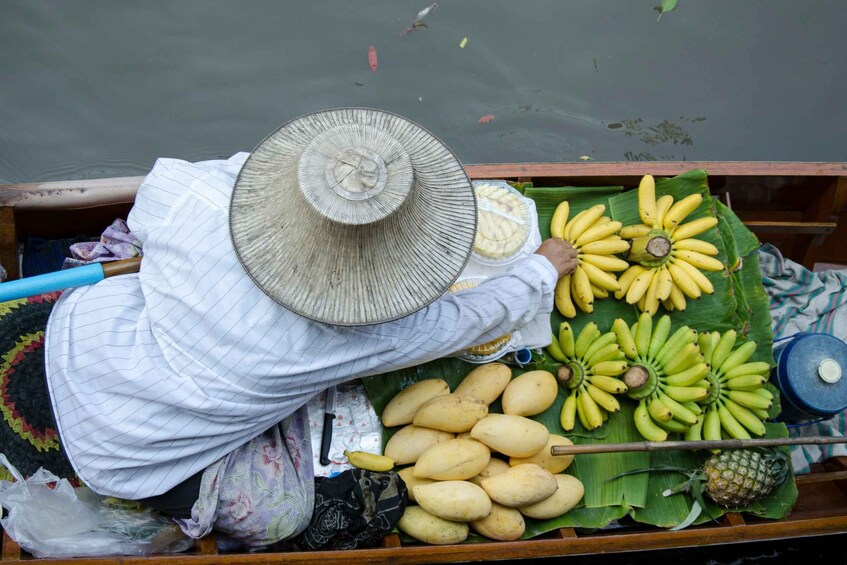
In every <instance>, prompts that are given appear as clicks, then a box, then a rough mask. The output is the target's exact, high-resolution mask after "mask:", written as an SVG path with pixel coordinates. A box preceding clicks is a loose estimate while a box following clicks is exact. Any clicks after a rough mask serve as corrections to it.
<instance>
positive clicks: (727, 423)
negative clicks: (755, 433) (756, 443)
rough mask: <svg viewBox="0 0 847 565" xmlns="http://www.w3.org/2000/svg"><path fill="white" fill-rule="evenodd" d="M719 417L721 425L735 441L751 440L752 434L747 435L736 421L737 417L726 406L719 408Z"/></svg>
mask: <svg viewBox="0 0 847 565" xmlns="http://www.w3.org/2000/svg"><path fill="white" fill-rule="evenodd" d="M718 416H719V417H720V419H721V425H722V426H723V429H725V430H726V432H727V433H728V434H729V435H731V436H732V437H734V438H735V439H750V434H749V433H747V430H746V429H745V428H744V426H742V425H741V424H739V423H738V420H736V419H735V416H733V415H732V413H731V412H730V411H729V410H728V409H727V407H726V406H724V405H721V406H719V407H718Z"/></svg>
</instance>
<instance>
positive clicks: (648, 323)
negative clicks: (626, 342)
mask: <svg viewBox="0 0 847 565" xmlns="http://www.w3.org/2000/svg"><path fill="white" fill-rule="evenodd" d="M652 336H653V317H652V316H651V315H650V314H647V313H646V312H642V313H641V315H639V316H638V327H636V329H635V336H634V337H635V349H636V351H638V355H639V356H640V357H642V358H643V357H646V356H647V354H648V353H649V352H650V338H651V337H652Z"/></svg>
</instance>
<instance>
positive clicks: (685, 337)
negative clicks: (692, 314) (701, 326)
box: [655, 326, 697, 366]
mask: <svg viewBox="0 0 847 565" xmlns="http://www.w3.org/2000/svg"><path fill="white" fill-rule="evenodd" d="M696 341H697V332H696V331H694V330H692V329H691V328H689V327H688V326H682V327H680V328H677V330H676V331H675V332H674V333H673V335H671V337H670V338H668V340H667V341H666V342H665V344H664V345H663V346H662V348H661V349H659V352H658V353H657V354H656V356H655V360H656V362H657V363H658V364H659V365H660V366H664V365H665V364H666V363H667V362H668V361H670V360H671V359H673V358H674V357H676V356H678V355H679V354H680V353H681V352H682V349H683V348H684V347H685V346H686V345H688V344H689V343H695V342H696Z"/></svg>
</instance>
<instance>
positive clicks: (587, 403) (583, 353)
mask: <svg viewBox="0 0 847 565" xmlns="http://www.w3.org/2000/svg"><path fill="white" fill-rule="evenodd" d="M547 351H548V352H549V353H550V355H551V356H552V357H553V358H554V359H556V360H558V361H561V362H562V363H563V365H562V366H561V367H559V371H558V374H557V375H556V378H557V379H558V381H559V384H560V385H561V386H562V387H563V388H564V389H565V390H567V391H569V394H568V397H567V398H566V399H565V404H564V405H563V406H562V412H561V416H560V422H561V424H562V428H563V429H564V430H565V431H568V432H569V431H571V430H573V428H574V425H575V424H576V419H577V417H578V418H579V421H580V423H581V424H582V426H583V427H584V428H585V429H587V430H593V429H595V428H599V427H600V426H602V425H603V422H605V421H606V419H607V418H608V417H609V413H612V412H617V411H618V410H620V409H621V406H620V403H619V402H618V399H617V398H615V397H614V395H615V394H622V393H624V392H626V391H627V388H626V385H624V384H623V382H621V380H620V379H617V378H615V377H617V376H618V375H621V374H623V373H624V372H625V371H626V369H627V366H628V364H627V362H626V359H625V357H624V354H623V351H622V350H621V347H620V346H619V345H618V344H617V337H616V336H615V334H614V333H613V332H607V333H600V330H599V329H598V328H597V324H595V323H594V322H589V323H588V324H586V325H585V327H584V328H583V329H582V331H581V332H579V335H578V336H576V337H574V331H573V329H572V328H571V326H570V324H569V323H568V322H563V323H562V324H561V325H560V326H559V335H558V336H556V335H554V336H553V342H552V343H551V344H550V346H549V347H548V348H547Z"/></svg>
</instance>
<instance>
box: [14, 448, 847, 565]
mask: <svg viewBox="0 0 847 565" xmlns="http://www.w3.org/2000/svg"><path fill="white" fill-rule="evenodd" d="M796 482H797V488H798V491H799V497H798V499H797V504H796V505H795V506H794V508H793V509H792V511H791V513H790V514H789V515H788V516H787V517H786V518H784V519H782V520H768V519H764V518H757V517H755V516H751V515H748V514H743V515H742V514H736V513H729V514H726V515H724V516H723V517H722V518H721V519H720V520H719V521H717V522H712V523H707V524H703V525H700V526H694V527H689V528H686V529H684V530H681V531H676V532H674V531H670V530H663V529H659V528H656V527H653V526H647V525H639V524H630V525H625V526H623V527H620V528H615V529H606V530H599V531H590V532H585V531H578V530H575V529H573V528H562V529H558V530H554V531H552V532H548V533H547V534H545V535H543V536H540V537H537V538H533V539H531V540H521V541H514V542H483V543H467V544H461V545H448V546H435V545H423V544H420V545H419V544H406V543H403V542H401V540H400V537H399V535H397V534H391V535H389V536H387V537H386V538H385V539H384V540H383V543H382V546H381V547H377V548H371V549H355V550H341V551H308V552H300V551H293V552H274V551H266V552H258V553H240V552H239V553H220V554H219V553H217V549H216V543H215V539H214V537H213V536H208V537H206V538H203V539H202V540H199V541H198V543H197V544H196V545H195V548H194V549H193V550H192V551H189V552H186V553H179V554H173V555H154V556H121V557H101V558H74V559H62V560H41V559H35V558H33V557H32V556H30V555H29V554H27V553H26V552H23V551H21V550H20V548H19V547H18V545H17V544H16V543H15V542H14V541H12V540H11V539H10V538H9V537H8V536H7V535H6V534H5V532H4V534H3V541H2V555H1V557H2V559H0V561H2V562H3V563H23V562H30V563H31V562H33V561H43V562H49V563H73V564H77V565H80V564H92V565H94V564H104V563H121V564H133V563H138V564H142V563H144V564H147V565H151V564H162V565H173V564H177V563H188V564H206V563H320V564H322V565H331V564H343V565H349V564H350V563H351V562H355V563H379V564H386V565H395V564H413V563H455V562H457V561H467V562H474V561H477V562H478V561H498V560H512V559H533V558H549V557H561V556H574V555H599V554H612V553H622V552H633V551H647V550H661V549H681V548H686V547H701V546H710V545H722V544H732V543H746V542H755V541H763V540H777V539H791V538H801V537H802V538H806V537H813V536H826V535H831V534H839V533H844V532H847V457H845V458H841V457H839V458H835V459H833V460H831V461H829V462H827V464H826V465H820V466H818V468H816V469H815V472H813V473H811V474H808V475H800V476H798V477H797V478H796Z"/></svg>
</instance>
